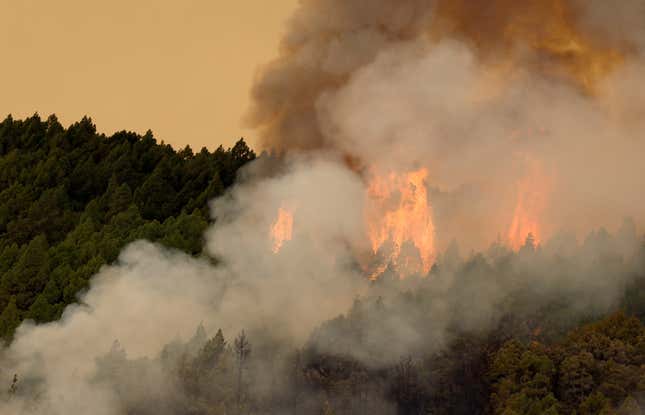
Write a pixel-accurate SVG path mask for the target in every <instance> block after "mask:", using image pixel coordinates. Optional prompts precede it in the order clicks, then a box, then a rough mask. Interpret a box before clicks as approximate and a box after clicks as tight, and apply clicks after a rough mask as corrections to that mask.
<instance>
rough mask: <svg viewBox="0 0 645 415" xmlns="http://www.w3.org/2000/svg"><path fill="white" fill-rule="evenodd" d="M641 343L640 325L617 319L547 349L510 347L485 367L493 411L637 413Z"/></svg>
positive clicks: (643, 330) (643, 331)
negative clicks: (489, 384) (490, 386)
mask: <svg viewBox="0 0 645 415" xmlns="http://www.w3.org/2000/svg"><path fill="white" fill-rule="evenodd" d="M644 340H645V327H643V325H642V324H641V322H640V321H639V320H638V319H636V318H630V317H627V316H626V315H625V314H623V313H616V314H613V315H611V316H609V317H607V318H605V319H604V320H601V321H599V322H597V323H593V324H589V325H586V326H584V327H581V328H578V329H575V330H573V331H572V332H571V333H570V334H569V335H568V336H567V338H566V339H564V340H563V341H562V342H560V343H555V344H553V345H550V346H544V345H541V344H539V343H536V342H533V343H531V344H529V345H523V344H521V343H519V342H518V341H515V340H511V341H508V342H507V343H505V344H504V345H503V346H502V347H500V348H499V349H498V350H497V351H496V352H495V354H494V355H493V359H492V361H491V364H490V367H489V371H488V376H489V381H490V383H491V385H492V394H491V400H490V402H491V406H492V408H493V410H494V412H495V413H497V414H507V413H517V414H542V413H565V414H569V413H574V412H575V413H576V414H580V415H582V414H584V415H598V414H614V413H634V414H636V413H640V412H639V411H640V406H639V405H640V404H639V402H638V401H637V400H636V399H634V397H633V395H632V394H635V395H634V396H642V392H643V386H644V385H643V379H644V377H645V372H644V371H643V362H644V360H643V357H644V355H643V351H644V350H643V342H644ZM549 411H551V412H549ZM630 411H631V412H630Z"/></svg>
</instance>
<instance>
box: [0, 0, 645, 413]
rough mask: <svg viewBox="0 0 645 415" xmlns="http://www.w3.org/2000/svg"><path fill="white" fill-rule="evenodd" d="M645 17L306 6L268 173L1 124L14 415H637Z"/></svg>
mask: <svg viewBox="0 0 645 415" xmlns="http://www.w3.org/2000/svg"><path fill="white" fill-rule="evenodd" d="M643 13H645V2H643V1H642V0H629V1H625V2H621V3H616V4H615V5H614V6H613V7H610V8H608V7H607V5H606V3H604V2H601V1H588V2H582V1H578V0H548V1H547V0H545V1H542V0H529V1H526V2H523V3H522V5H519V3H517V2H512V1H508V0H492V1H489V2H472V1H465V0H463V1H449V0H433V1H420V0H401V1H396V2H395V1H388V0H370V1H367V0H352V1H346V0H303V1H302V2H301V3H300V7H299V8H298V10H297V11H296V13H295V14H294V17H293V19H292V20H291V22H290V24H289V26H288V28H287V32H286V35H285V38H284V41H283V46H282V49H281V52H280V55H279V56H278V58H277V59H276V60H275V61H274V62H272V63H270V64H269V65H267V66H266V67H264V68H263V69H262V70H260V72H259V73H258V76H257V84H256V87H255V88H254V90H253V92H252V93H253V97H254V106H253V108H252V109H251V112H250V114H249V122H250V123H251V124H252V125H253V126H254V127H255V128H257V129H258V132H259V134H260V135H261V138H262V140H263V143H264V145H265V147H266V149H267V150H268V152H263V153H262V155H260V156H259V157H257V158H256V157H255V154H254V152H253V151H252V150H251V149H249V148H248V147H247V146H246V144H245V143H244V142H243V141H240V142H238V143H237V144H236V145H235V147H233V148H232V149H229V150H225V149H222V148H220V149H218V150H216V151H215V152H214V153H210V152H208V151H201V152H200V153H198V154H194V153H193V152H192V150H190V149H185V150H182V151H179V152H177V151H175V150H173V149H172V148H170V147H169V146H166V145H163V143H162V144H157V143H156V141H155V140H154V138H153V137H152V134H151V133H148V134H146V135H144V136H143V137H140V136H137V135H135V134H131V133H118V134H115V135H114V136H113V137H105V136H103V135H100V134H97V133H96V129H95V127H94V126H93V125H92V123H91V121H90V120H89V119H84V120H82V121H81V122H79V123H76V124H74V125H72V126H70V127H69V128H67V129H65V128H63V127H62V126H60V124H59V123H58V122H57V121H56V119H55V118H54V117H50V118H49V119H48V120H47V121H43V120H41V119H39V118H38V117H32V118H30V119H27V120H24V121H18V120H13V119H12V118H10V117H9V118H7V119H6V120H5V121H4V122H3V123H2V124H0V167H2V168H0V192H2V193H0V195H2V196H3V197H2V198H0V248H1V250H0V255H1V257H0V267H1V268H0V308H1V309H2V313H1V314H0V334H1V335H2V336H3V338H4V339H5V340H6V346H5V347H4V348H3V349H2V350H1V352H0V412H1V413H3V414H4V413H9V414H14V413H15V414H36V415H41V414H48V415H49V414H54V415H58V414H61V415H63V414H69V413H91V414H97V415H125V414H128V415H147V414H168V415H180V414H194V415H202V414H203V415H207V414H208V415H212V414H218V415H219V414H272V415H273V414H275V415H282V414H325V415H330V414H336V415H341V414H342V415H345V414H347V415H350V414H373V415H390V414H392V415H394V414H396V415H399V414H400V415H417V414H464V415H466V414H468V415H470V414H500V415H515V414H518V415H519V414H535V415H537V414H550V415H554V414H562V415H564V414H566V415H569V414H574V413H575V414H577V415H580V414H594V415H596V414H598V415H599V414H614V413H616V414H621V415H633V414H640V413H643V410H644V409H645V371H644V368H645V328H644V326H643V323H644V322H645V245H644V242H645V241H644V239H643V226H644V225H645V209H643V206H645V197H643V195H644V194H643V192H640V191H639V189H640V188H641V187H642V183H641V182H642V179H643V177H645V164H644V163H642V155H643V154H645V142H644V141H643V139H642V138H643V133H644V132H645V122H644V121H643V120H644V119H645V118H644V117H643V114H645V112H644V111H645V110H644V109H645V89H644V88H643V83H642V74H643V73H645V56H644V55H645V53H644V52H645V48H644V46H645V33H644V32H643V30H642V27H641V26H642V21H643V20H642V19H640V18H637V17H636V16H638V17H642V16H643ZM274 151H275V152H274ZM276 242H277V243H276ZM1 385H6V386H5V387H1Z"/></svg>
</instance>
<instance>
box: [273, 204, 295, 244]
mask: <svg viewBox="0 0 645 415" xmlns="http://www.w3.org/2000/svg"><path fill="white" fill-rule="evenodd" d="M292 237H293V210H291V209H289V208H286V207H284V206H282V207H280V209H279V210H278V217H277V218H276V220H275V221H274V222H273V224H272V225H271V242H272V250H273V253H274V254H277V253H278V252H280V250H282V247H283V246H284V243H285V242H287V241H290V240H291V238H292Z"/></svg>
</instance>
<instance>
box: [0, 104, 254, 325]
mask: <svg viewBox="0 0 645 415" xmlns="http://www.w3.org/2000/svg"><path fill="white" fill-rule="evenodd" d="M254 158H255V154H254V153H253V151H252V150H251V149H249V147H248V146H247V145H246V143H245V142H244V141H243V140H240V141H238V142H237V143H236V144H235V146H234V147H233V148H230V149H224V148H223V147H221V146H220V147H219V148H217V149H216V150H215V151H214V152H210V151H208V150H207V149H206V148H203V149H201V151H199V152H198V153H194V152H193V151H192V149H191V148H190V147H189V146H187V147H186V148H184V149H183V150H181V151H175V150H174V149H173V148H172V147H171V146H170V145H166V144H164V143H163V142H162V143H157V140H156V139H155V138H154V137H153V135H152V132H150V131H148V132H147V133H146V134H145V135H143V136H140V135H138V134H135V133H132V132H127V131H122V132H118V133H116V134H114V135H112V136H111V137H106V136H105V135H103V134H99V133H97V131H96V126H95V125H94V124H93V123H92V120H91V119H89V118H83V119H82V120H81V121H79V122H77V123H74V124H72V125H70V126H69V127H68V128H64V127H63V126H62V125H61V124H60V123H59V122H58V120H57V119H56V116H55V115H51V116H50V117H49V118H47V120H42V119H41V118H40V117H39V116H38V115H34V116H33V117H30V118H27V119H25V120H14V119H13V118H12V117H11V116H8V117H7V118H6V119H5V120H4V121H2V122H1V123H0V310H2V312H1V313H0V337H3V338H10V337H11V335H12V333H13V330H14V329H15V328H16V327H17V325H18V324H19V323H20V322H21V321H22V320H23V319H32V320H34V321H36V322H38V323H44V322H48V321H52V320H56V319H57V318H58V317H59V316H60V315H61V312H62V311H63V309H64V308H65V306H67V305H68V304H70V303H72V302H74V301H76V298H77V294H78V293H79V291H81V290H83V289H84V288H86V287H87V284H88V281H89V279H90V277H91V276H92V275H93V274H95V273H96V272H97V271H98V270H99V268H100V267H101V266H102V265H104V264H106V263H111V262H113V261H114V260H115V259H116V258H117V256H118V255H119V252H120V251H121V249H122V248H123V247H124V246H125V245H126V244H128V243H129V242H132V241H135V240H138V239H147V240H150V241H158V242H160V243H162V244H164V245H166V246H168V247H172V248H176V249H180V250H183V251H185V252H188V253H190V254H192V255H198V254H199V253H200V252H201V250H202V234H203V232H204V230H205V229H206V226H207V223H208V221H209V217H210V216H209V207H208V202H209V201H210V200H211V199H213V198H215V197H217V196H220V195H221V194H222V193H223V192H224V190H225V189H226V188H228V187H229V186H231V185H232V184H233V182H234V180H235V176H236V173H237V171H238V169H239V168H240V167H242V166H243V165H244V164H246V163H247V162H249V161H251V160H253V159H254Z"/></svg>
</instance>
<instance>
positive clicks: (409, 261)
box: [366, 168, 435, 279]
mask: <svg viewBox="0 0 645 415" xmlns="http://www.w3.org/2000/svg"><path fill="white" fill-rule="evenodd" d="M427 177H428V170H427V169H425V168H422V169H419V170H416V171H413V172H409V173H405V174H397V173H394V172H391V173H389V174H387V175H385V176H378V175H373V177H372V180H371V181H370V183H369V184H368V189H367V197H368V203H367V212H366V220H367V230H368V236H369V239H370V242H371V248H372V252H373V254H374V255H378V256H381V259H382V260H383V261H382V262H381V263H380V264H379V265H378V266H376V269H375V270H373V272H372V273H371V276H370V278H371V279H376V278H378V277H379V275H380V274H382V273H383V272H384V271H385V269H386V268H387V267H388V265H389V264H392V266H393V267H394V269H395V271H396V272H397V273H398V274H399V276H400V278H405V277H407V276H410V275H413V274H421V275H426V274H428V272H429V271H430V268H431V267H432V264H433V260H434V253H435V249H434V233H435V229H434V223H433V218H432V207H431V205H430V203H429V202H428V191H427V188H426V183H425V181H426V178H427ZM408 247H409V248H412V247H414V248H415V249H414V250H413V251H416V252H414V253H413V254H408V250H407V248H408ZM404 249H405V252H404Z"/></svg>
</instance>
